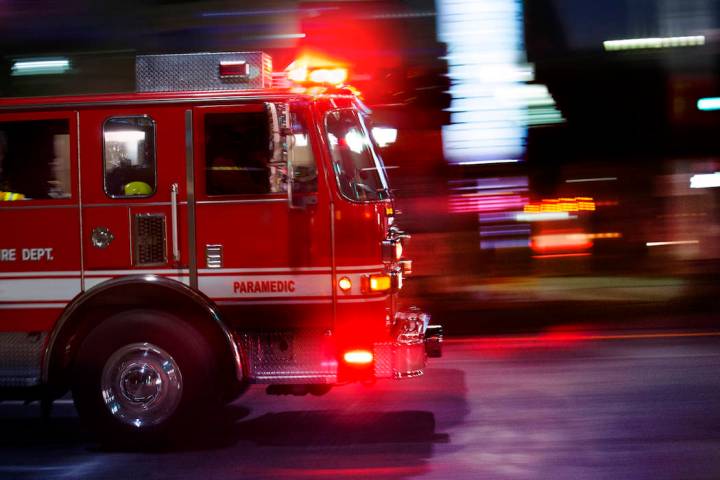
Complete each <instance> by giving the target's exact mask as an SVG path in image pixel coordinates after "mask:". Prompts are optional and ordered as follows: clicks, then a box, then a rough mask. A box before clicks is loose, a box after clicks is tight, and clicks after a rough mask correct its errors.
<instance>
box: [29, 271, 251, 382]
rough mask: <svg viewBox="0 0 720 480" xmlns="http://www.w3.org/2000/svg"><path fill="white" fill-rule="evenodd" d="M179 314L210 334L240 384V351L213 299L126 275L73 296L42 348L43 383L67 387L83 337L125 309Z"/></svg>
mask: <svg viewBox="0 0 720 480" xmlns="http://www.w3.org/2000/svg"><path fill="white" fill-rule="evenodd" d="M133 308H148V309H151V310H161V311H170V312H176V313H182V315H181V316H182V318H183V320H185V321H187V322H188V323H189V324H190V325H193V326H194V327H196V328H200V329H201V330H202V331H203V333H205V334H206V335H211V336H212V337H213V338H211V339H210V340H214V341H215V342H216V343H220V345H222V346H220V348H222V350H224V355H226V360H227V361H231V362H232V363H233V366H232V370H234V371H233V372H232V373H233V374H234V377H235V380H237V383H238V385H242V383H243V381H244V379H245V378H247V376H246V374H247V372H246V371H244V369H245V365H246V362H245V361H244V358H243V357H242V352H241V351H240V348H239V347H238V345H237V343H236V342H235V340H234V338H233V335H232V333H231V332H230V329H229V328H228V327H227V325H225V323H224V322H223V321H222V319H221V317H220V315H219V312H218V310H217V307H216V306H215V305H214V303H213V302H212V300H210V299H209V298H207V297H206V296H205V295H203V294H202V293H201V292H198V291H196V290H193V289H192V288H190V287H188V286H187V285H185V284H184V283H180V282H178V281H176V280H172V279H169V278H165V277H160V276H157V275H129V276H124V277H118V278H114V279H111V280H108V281H105V282H103V283H100V284H98V285H96V286H94V287H92V288H90V289H88V290H87V291H85V292H82V293H80V294H79V295H78V296H76V297H75V298H74V299H73V300H72V301H71V302H70V303H69V304H68V306H67V307H66V308H65V310H64V311H63V314H62V315H61V316H60V318H59V319H58V321H57V322H56V324H55V326H54V327H53V330H52V332H51V333H50V336H49V337H48V342H47V345H46V347H45V352H44V357H43V365H42V382H43V384H45V385H50V386H53V387H55V386H58V385H63V386H64V385H65V384H66V383H67V382H66V378H64V377H63V376H64V375H65V374H66V373H67V370H68V367H69V364H70V362H71V360H72V358H73V357H74V355H75V353H76V352H77V348H78V347H79V344H80V343H82V339H83V338H84V337H85V335H86V334H87V333H88V332H89V331H90V330H92V328H94V327H95V326H97V325H98V320H97V319H98V318H99V319H100V320H99V321H102V320H104V319H105V318H107V317H109V316H110V315H111V314H114V313H117V312H118V311H121V310H123V309H133Z"/></svg>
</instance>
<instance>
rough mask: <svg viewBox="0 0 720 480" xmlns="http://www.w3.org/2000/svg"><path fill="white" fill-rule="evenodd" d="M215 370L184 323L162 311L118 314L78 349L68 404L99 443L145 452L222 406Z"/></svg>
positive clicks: (207, 348) (203, 343)
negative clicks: (136, 446)
mask: <svg viewBox="0 0 720 480" xmlns="http://www.w3.org/2000/svg"><path fill="white" fill-rule="evenodd" d="M215 363H216V362H215V356H214V355H213V352H212V350H211V348H210V346H209V344H208V342H207V341H206V340H205V339H204V338H203V337H202V335H201V334H200V333H199V332H197V331H196V330H195V329H194V328H192V327H191V326H190V325H188V324H187V323H185V322H183V321H182V320H180V319H178V318H176V317H174V316H172V315H169V314H166V313H163V312H154V311H146V310H133V311H128V312H123V313H120V314H117V315H115V316H113V317H111V318H109V319H107V320H106V321H104V322H102V323H101V324H100V325H99V326H98V327H96V328H95V329H94V330H93V331H91V332H90V334H89V335H88V336H87V337H86V338H85V340H84V341H83V343H82V345H81V346H80V350H79V351H78V354H77V357H76V359H75V362H74V368H73V372H72V393H73V398H74V401H75V405H76V407H77V409H78V412H79V414H80V417H81V419H82V420H83V421H84V422H85V423H86V424H87V425H88V426H89V427H90V428H91V429H92V430H94V431H95V432H96V433H97V434H99V435H100V440H101V441H104V442H108V441H109V442H110V443H117V442H119V443H126V442H130V443H132V444H142V445H145V444H146V443H148V442H149V443H152V442H153V441H156V440H157V441H159V440H161V439H162V438H163V437H166V436H167V434H169V433H170V432H172V431H174V430H175V429H179V428H180V427H181V426H183V425H184V424H185V423H187V421H188V420H189V419H190V418H195V419H197V418H201V417H202V413H205V412H210V411H212V410H213V409H214V408H216V407H217V406H218V405H219V404H220V395H219V388H217V387H218V379H217V377H216V376H215V372H217V371H218V369H217V368H216V365H215Z"/></svg>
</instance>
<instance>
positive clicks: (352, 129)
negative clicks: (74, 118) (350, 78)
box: [325, 109, 390, 202]
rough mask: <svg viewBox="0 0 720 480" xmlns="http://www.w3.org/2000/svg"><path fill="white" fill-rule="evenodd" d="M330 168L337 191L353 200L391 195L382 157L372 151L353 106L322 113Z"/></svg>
mask: <svg viewBox="0 0 720 480" xmlns="http://www.w3.org/2000/svg"><path fill="white" fill-rule="evenodd" d="M325 128H326V129H327V138H328V144H329V146H330V155H331V157H332V162H333V170H334V171H335V177H336V178H337V183H338V186H339V187H340V192H341V193H342V194H343V196H345V197H346V198H348V199H349V200H353V201H359V202H362V201H373V200H385V199H388V198H390V191H389V189H388V183H387V178H386V177H385V172H384V169H383V165H382V160H381V159H380V157H379V156H378V154H377V153H376V152H375V150H374V149H373V147H372V143H371V141H370V137H369V135H368V134H367V129H366V128H365V125H364V124H363V122H362V120H361V118H360V115H359V114H358V112H357V111H356V110H352V109H340V110H333V111H331V112H328V114H327V116H326V117H325Z"/></svg>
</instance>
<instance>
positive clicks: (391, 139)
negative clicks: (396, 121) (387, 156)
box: [372, 127, 397, 147]
mask: <svg viewBox="0 0 720 480" xmlns="http://www.w3.org/2000/svg"><path fill="white" fill-rule="evenodd" d="M372 135H373V138H374V139H375V141H376V142H377V144H378V145H379V146H381V147H387V146H388V145H390V144H393V143H395V141H396V140H397V128H390V127H373V129H372Z"/></svg>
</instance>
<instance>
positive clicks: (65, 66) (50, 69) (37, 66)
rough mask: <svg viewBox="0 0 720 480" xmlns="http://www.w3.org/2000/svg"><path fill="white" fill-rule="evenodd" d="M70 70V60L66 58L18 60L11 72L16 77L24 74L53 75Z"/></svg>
mask: <svg viewBox="0 0 720 480" xmlns="http://www.w3.org/2000/svg"><path fill="white" fill-rule="evenodd" d="M68 70H70V60H68V59H66V58H61V59H49V58H48V59H37V60H17V61H16V62H15V63H13V66H12V68H11V74H12V75H13V76H16V77H18V76H22V75H51V74H58V73H65V72H67V71H68Z"/></svg>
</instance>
